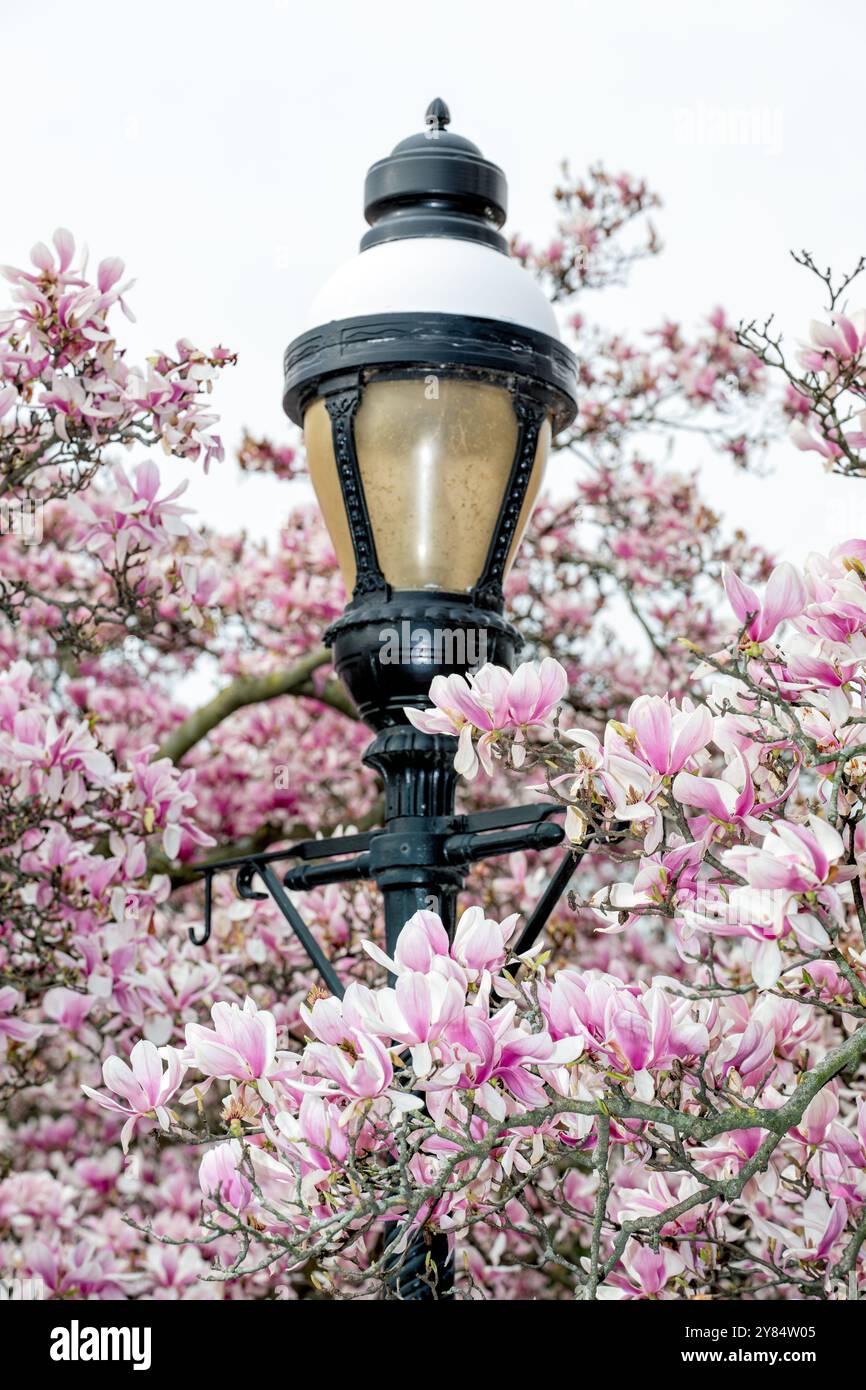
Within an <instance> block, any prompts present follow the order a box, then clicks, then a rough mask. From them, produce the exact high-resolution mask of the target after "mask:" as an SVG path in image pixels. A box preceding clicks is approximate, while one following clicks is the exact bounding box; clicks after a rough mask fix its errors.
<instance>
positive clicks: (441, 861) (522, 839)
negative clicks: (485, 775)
mask: <svg viewBox="0 0 866 1390" xmlns="http://www.w3.org/2000/svg"><path fill="white" fill-rule="evenodd" d="M563 810H564V808H563V807H562V806H560V805H558V804H557V803H555V802H541V803H537V804H534V805H527V806H515V807H509V808H507V809H505V810H497V811H479V812H476V813H475V814H473V815H460V816H443V817H430V818H427V819H426V820H425V822H424V824H423V826H420V827H419V824H418V819H417V818H416V817H411V816H410V817H403V818H396V819H392V820H390V821H389V822H388V824H387V826H386V827H385V828H384V829H382V830H377V831H368V832H367V833H365V834H363V835H344V836H339V837H336V838H334V839H320V840H302V841H300V842H299V843H298V844H296V845H293V846H291V847H290V848H288V849H284V850H275V851H271V852H268V853H263V854H252V855H242V856H237V857H234V858H227V859H222V860H215V861H211V862H210V863H207V864H204V865H202V866H201V868H200V870H199V871H200V873H201V874H202V876H203V878H204V883H205V904H204V909H205V910H204V932H203V934H202V936H196V935H195V933H194V932H193V931H192V930H190V940H192V941H193V942H194V943H195V944H196V945H204V943H205V942H206V941H207V940H208V939H209V937H210V933H211V926H212V916H213V877H214V875H215V874H218V873H225V872H234V873H235V874H236V884H237V891H238V894H239V896H240V897H241V898H244V899H246V900H259V901H261V900H265V899H266V898H268V897H270V898H271V899H272V901H273V902H274V903H275V905H276V906H277V907H278V908H279V910H280V912H281V913H282V915H283V917H284V918H285V919H286V921H287V922H288V924H289V926H290V927H291V928H292V931H293V932H294V933H295V935H296V936H297V938H298V940H299V941H300V943H301V945H302V946H303V948H304V950H305V952H306V954H307V956H308V957H309V959H310V961H311V962H312V964H313V965H314V966H315V967H316V969H317V970H318V971H319V973H320V975H321V976H322V979H323V980H324V982H325V984H326V985H327V987H328V988H329V989H330V990H331V992H332V993H333V994H335V995H337V996H338V997H339V998H342V995H343V993H344V987H343V985H342V983H341V981H340V979H339V976H338V975H337V973H336V971H335V969H334V966H333V965H332V964H331V962H330V961H329V960H328V958H327V956H326V955H325V954H324V952H323V951H322V948H321V946H320V945H319V944H318V942H317V941H316V938H315V936H314V935H313V933H312V931H311V930H310V928H309V927H308V926H307V924H306V922H305V921H304V919H303V917H302V915H301V913H300V912H299V911H298V909H297V907H296V906H295V905H294V903H293V902H292V900H291V898H290V897H289V893H291V892H304V891H307V890H309V889H312V888H317V887H321V886H323V885H325V884H329V883H349V882H358V881H362V880H367V881H375V882H376V884H377V886H379V887H380V888H381V889H382V890H383V892H385V893H387V891H388V889H389V888H390V887H392V886H393V885H395V884H403V883H405V882H406V881H407V876H408V879H409V880H410V881H411V879H412V877H413V871H417V872H418V873H419V874H423V875H424V876H428V875H429V874H430V873H431V870H432V871H433V872H434V873H435V871H436V869H437V868H438V869H439V870H440V871H441V872H442V873H443V874H444V875H449V874H450V873H453V872H455V871H456V872H458V873H461V872H465V870H466V869H467V868H468V866H469V864H471V863H475V862H477V861H478V860H482V859H487V858H491V857H493V856H496V855H503V854H511V853H513V852H514V851H516V850H527V849H534V850H542V849H547V848H551V847H552V846H554V845H558V844H561V842H562V840H563V839H564V837H565V832H564V830H563V827H562V826H561V825H557V824H554V823H553V821H552V818H553V816H555V815H557V814H559V813H561V812H562V811H563ZM286 860H290V861H297V860H300V861H301V862H300V863H297V862H294V863H290V864H289V867H288V868H286V869H285V870H284V871H283V872H282V874H280V872H279V871H278V868H277V866H278V865H281V864H284V863H285V862H286ZM578 862H579V861H578V858H576V857H575V854H574V853H573V852H572V851H571V850H569V851H568V853H567V854H566V856H565V858H564V859H563V861H562V863H561V864H560V866H559V868H558V869H557V870H556V873H555V874H554V875H553V877H552V878H551V880H550V882H549V884H548V886H547V888H546V889H545V891H544V893H543V894H542V897H541V899H540V900H539V902H538V904H537V905H536V907H535V910H534V911H533V913H532V914H531V916H530V918H529V920H528V922H527V924H526V927H525V928H524V931H523V933H522V935H521V937H520V940H519V942H518V947H517V949H518V950H520V951H523V950H527V949H528V947H529V945H531V944H532V942H533V941H535V939H536V938H537V936H538V935H539V934H540V932H541V931H542V930H543V928H544V926H545V924H546V922H547V920H548V918H549V917H550V915H551V913H552V912H553V909H554V907H555V905H556V903H557V901H558V900H559V898H560V897H561V896H562V893H563V892H564V890H565V888H566V886H567V884H568V882H569V880H570V878H571V876H572V874H573V873H574V871H575V869H576V867H577V863H578ZM256 879H258V880H259V883H260V884H261V885H262V887H261V888H257V887H256V886H255V881H256ZM262 889H264V890H265V891H262Z"/></svg>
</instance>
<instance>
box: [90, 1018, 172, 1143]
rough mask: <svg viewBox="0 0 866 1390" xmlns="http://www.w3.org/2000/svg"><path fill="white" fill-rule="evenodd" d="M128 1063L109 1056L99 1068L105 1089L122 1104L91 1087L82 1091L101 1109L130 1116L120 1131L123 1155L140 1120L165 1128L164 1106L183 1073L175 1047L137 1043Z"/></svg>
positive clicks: (167, 1124) (167, 1121)
mask: <svg viewBox="0 0 866 1390" xmlns="http://www.w3.org/2000/svg"><path fill="white" fill-rule="evenodd" d="M129 1061H130V1065H127V1063H126V1062H122V1061H121V1060H120V1058H119V1057H109V1058H108V1060H107V1061H106V1062H104V1063H103V1065H102V1077H103V1080H104V1082H105V1085H106V1087H107V1088H108V1090H109V1091H114V1093H115V1095H119V1096H122V1097H123V1102H125V1103H123V1102H121V1101H117V1100H114V1099H113V1097H111V1096H106V1095H102V1094H100V1092H99V1091H95V1090H94V1089H93V1087H92V1086H82V1088H81V1089H82V1090H83V1091H84V1093H85V1095H88V1096H90V1098H91V1100H95V1101H96V1103H97V1105H101V1106H102V1108H103V1109H104V1110H110V1111H111V1112H112V1113H113V1114H117V1115H127V1116H128V1117H129V1118H128V1119H127V1121H126V1123H125V1124H124V1126H123V1129H122V1131H121V1143H122V1145H123V1151H124V1153H125V1152H126V1150H127V1148H128V1146H129V1141H130V1138H131V1137H132V1133H133V1131H134V1129H135V1126H136V1124H137V1122H138V1121H139V1120H140V1119H145V1118H146V1119H151V1118H152V1119H156V1120H157V1121H158V1123H159V1125H160V1128H162V1129H166V1130H167V1129H168V1127H169V1117H168V1112H167V1110H166V1106H167V1105H168V1102H169V1101H170V1100H171V1099H172V1097H173V1096H174V1095H176V1094H177V1091H178V1090H179V1088H180V1084H181V1081H182V1080H183V1074H184V1070H185V1064H184V1060H183V1057H182V1055H181V1053H180V1052H179V1051H178V1049H177V1048H176V1047H161V1048H159V1049H157V1048H155V1047H154V1045H153V1043H151V1042H137V1043H136V1044H135V1047H134V1048H133V1049H132V1052H131V1053H130V1059H129ZM163 1062H164V1063H165V1070H164V1071H163Z"/></svg>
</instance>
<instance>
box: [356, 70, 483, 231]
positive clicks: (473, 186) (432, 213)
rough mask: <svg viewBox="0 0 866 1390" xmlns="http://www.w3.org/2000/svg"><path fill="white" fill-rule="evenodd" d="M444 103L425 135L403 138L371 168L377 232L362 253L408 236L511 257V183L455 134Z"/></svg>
mask: <svg viewBox="0 0 866 1390" xmlns="http://www.w3.org/2000/svg"><path fill="white" fill-rule="evenodd" d="M450 122H451V113H450V111H449V110H448V107H447V106H446V105H445V102H444V101H442V99H441V97H436V99H435V100H434V101H431V103H430V105H429V106H428V107H427V112H426V116H425V129H424V130H423V131H421V132H419V133H418V134H417V135H410V136H409V138H408V139H406V140H401V141H400V143H399V145H395V147H394V149H393V150H392V151H391V153H390V154H389V155H388V156H387V158H385V159H380V160H378V161H377V162H376V163H375V164H373V165H371V167H370V169H369V170H368V172H367V178H366V182H365V184H364V216H365V217H366V219H367V221H368V222H369V224H370V230H369V232H366V233H365V234H364V236H363V237H362V239H361V250H362V251H366V250H368V248H369V247H371V246H378V245H380V244H381V243H382V242H384V241H398V240H401V239H403V238H405V237H422V236H436V237H456V238H457V239H458V240H461V241H477V242H480V243H481V244H482V245H484V246H492V247H493V248H494V249H495V250H497V251H502V252H504V253H505V254H506V255H507V254H508V247H507V245H506V242H505V238H504V237H503V236H501V235H500V233H499V228H500V227H501V226H502V224H503V222H504V221H505V217H506V213H507V210H508V184H507V182H506V179H505V175H504V174H503V172H502V170H501V169H500V168H499V166H498V164H492V163H491V162H490V160H489V159H485V158H484V156H483V155H482V153H481V151H480V150H479V148H478V146H477V145H474V144H473V143H472V141H471V140H467V139H465V137H464V136H462V135H455V134H453V132H452V131H450V130H449V129H448V126H449V124H450Z"/></svg>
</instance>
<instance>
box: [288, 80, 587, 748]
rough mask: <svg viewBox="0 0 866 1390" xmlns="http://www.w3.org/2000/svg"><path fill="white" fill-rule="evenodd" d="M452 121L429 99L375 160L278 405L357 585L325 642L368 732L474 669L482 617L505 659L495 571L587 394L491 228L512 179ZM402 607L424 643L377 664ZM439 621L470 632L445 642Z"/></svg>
mask: <svg viewBox="0 0 866 1390" xmlns="http://www.w3.org/2000/svg"><path fill="white" fill-rule="evenodd" d="M449 121H450V116H449V113H448V108H447V107H446V106H445V104H444V103H443V102H441V101H438V100H437V101H434V102H433V103H431V105H430V107H429V108H428V111H427V122H426V129H425V130H424V131H423V132H421V133H419V134H417V135H413V136H410V137H409V139H407V140H403V141H401V143H400V144H398V145H397V146H396V147H395V149H394V150H393V152H392V153H391V154H390V155H389V156H388V157H387V158H385V159H382V160H380V161H378V163H376V164H374V165H373V166H372V168H371V169H370V170H369V172H368V174H367V180H366V185H365V200H364V202H365V215H366V218H367V221H368V223H370V230H369V231H368V232H367V233H366V234H365V236H364V237H363V238H362V241H361V251H360V254H359V255H358V256H357V257H355V258H354V259H353V260H352V261H350V262H349V263H348V264H347V265H345V266H343V267H342V268H341V269H340V270H338V271H337V272H336V274H335V275H334V276H333V277H332V279H331V280H330V281H329V282H328V283H327V284H326V285H325V287H324V288H323V289H322V290H321V292H320V293H319V294H318V295H317V296H316V298H315V300H314V302H313V305H312V307H311V309H310V313H309V316H308V323H309V325H310V326H309V327H308V329H307V331H306V332H304V333H303V334H302V335H301V336H300V337H299V338H296V339H295V341H294V342H293V343H291V345H290V346H289V348H288V350H287V352H286V358H285V394H284V406H285V409H286V411H287V413H288V415H289V416H290V418H291V419H292V420H293V421H294V422H295V423H297V424H302V425H303V428H304V436H305V442H306V449H307V457H308V462H309V468H310V476H311V479H312V483H313V487H314V489H315V491H316V495H317V497H318V500H319V504H320V506H321V509H322V513H323V516H324V519H325V523H326V525H327V527H328V530H329V532H330V535H331V539H332V541H333V544H334V549H335V551H336V554H337V559H338V562H339V565H340V568H341V571H342V573H343V577H344V580H345V582H346V587H347V590H348V592H349V593H350V594H351V596H352V597H351V601H350V603H349V605H348V607H347V609H346V612H345V614H344V615H343V617H342V618H341V619H340V620H339V621H338V622H337V623H336V624H335V625H334V627H333V628H332V629H331V631H330V633H329V634H328V639H329V640H330V641H331V643H332V644H333V647H334V659H335V664H336V667H337V670H338V672H339V674H340V676H341V677H342V679H343V680H344V682H345V684H346V685H347V687H348V689H349V691H350V693H351V694H352V696H353V698H354V699H355V701H356V703H357V705H358V707H359V711H360V713H361V715H362V717H363V718H364V719H365V720H366V721H367V722H368V723H370V724H371V725H372V726H373V727H374V728H382V727H385V726H388V725H390V724H393V723H395V722H400V721H401V720H402V718H403V716H402V707H403V706H404V705H406V704H410V705H411V704H416V705H422V704H424V703H426V697H427V692H428V690H429V686H430V680H431V678H432V676H433V675H435V674H438V673H441V674H445V675H449V674H452V673H453V672H455V671H465V670H466V669H468V667H469V666H470V665H472V664H473V663H472V661H471V660H468V659H467V656H471V655H472V653H473V652H477V649H478V642H477V634H478V633H479V632H481V633H483V636H484V644H483V646H484V654H485V655H486V657H487V659H489V660H491V661H496V662H499V663H500V664H503V665H511V664H512V663H513V659H514V654H515V651H516V649H517V647H518V645H519V638H518V635H517V633H516V632H515V630H514V628H513V627H511V625H510V624H509V623H508V622H506V620H505V619H504V618H503V616H502V608H503V583H504V580H505V577H506V575H507V573H508V570H509V568H510V566H511V564H512V562H513V560H514V556H515V553H516V551H517V548H518V546H519V544H520V539H521V536H522V535H523V532H524V530H525V527H526V524H527V522H528V520H529V517H530V514H531V511H532V507H533V505H534V502H535V499H536V496H537V494H538V490H539V487H540V485H541V481H542V476H543V473H544V467H545V463H546V460H547V455H548V450H549V446H550V441H551V438H552V437H553V436H554V435H555V434H556V433H557V432H559V431H560V430H562V429H564V428H566V427H567V426H568V425H569V424H570V423H571V421H572V419H573V418H574V413H575V408H576V406H575V391H576V377H575V364H574V358H573V356H572V354H571V353H570V352H569V351H568V349H567V348H566V347H564V346H563V344H562V343H561V342H560V341H559V334H558V328H557V324H556V319H555V316H554V314H553V310H552V308H551V306H550V304H549V302H548V300H547V299H546V298H545V296H544V294H543V293H542V291H541V289H540V288H539V286H538V285H537V284H536V283H535V281H534V280H533V279H532V277H531V276H530V275H529V274H528V273H527V272H526V271H525V270H524V269H523V268H522V267H521V266H520V265H519V264H518V263H517V262H516V261H514V260H513V259H511V258H510V256H509V255H508V248H507V245H506V242H505V240H504V238H503V237H502V235H501V233H500V230H499V229H500V227H501V226H502V224H503V222H504V221H505V214H506V205H507V185H506V181H505V175H504V174H503V172H502V170H501V169H500V168H498V166H497V165H495V164H492V163H490V162H489V161H488V160H486V159H484V158H483V157H482V155H481V152H480V151H479V149H478V147H477V146H476V145H474V144H472V142H471V141H469V140H466V139H464V138H463V137H462V136H459V135H455V134H453V133H452V132H451V131H449V130H448V129H447V127H448V124H449ZM401 622H409V623H410V624H411V628H412V633H413V637H414V638H415V641H414V644H413V646H414V650H415V651H416V653H418V654H419V655H418V658H417V659H415V660H413V659H407V660H404V661H402V662H400V663H398V664H397V666H396V668H394V667H390V668H389V669H387V670H383V669H382V664H381V661H380V656H381V649H382V640H381V636H380V634H381V632H382V630H383V629H386V628H387V627H388V625H389V624H394V623H401ZM443 630H447V631H448V632H450V633H451V634H457V635H459V634H460V633H461V632H462V633H464V634H465V635H466V637H467V640H466V641H464V642H462V643H461V642H459V641H452V642H451V644H450V649H449V648H445V649H443V648H442V644H441V643H437V641H436V636H437V634H438V633H441V632H442V631H443ZM425 633H426V634H427V637H428V639H429V640H428V641H426V642H425V641H424V640H423V639H424V634H425ZM470 634H475V635H476V641H475V642H474V643H473V642H472V641H471V640H468V639H469V637H470ZM419 637H420V638H421V640H420V641H419V640H417V639H418V638H419Z"/></svg>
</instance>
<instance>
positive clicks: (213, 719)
mask: <svg viewBox="0 0 866 1390" xmlns="http://www.w3.org/2000/svg"><path fill="white" fill-rule="evenodd" d="M330 659H331V657H330V652H329V651H328V650H327V648H325V647H316V649H315V650H314V651H312V652H309V653H308V654H307V655H306V656H304V657H302V658H301V660H300V661H297V662H296V663H295V665H294V666H290V667H289V668H288V670H287V671H273V672H271V673H270V674H269V675H266V676H239V677H238V679H237V680H234V681H232V683H231V685H227V686H225V688H224V689H223V690H220V691H219V693H218V694H216V695H215V696H214V697H213V699H212V700H209V701H208V703H207V704H206V705H202V707H201V709H198V710H196V711H195V712H194V713H193V714H190V715H188V717H187V718H186V719H185V720H184V721H183V723H182V724H179V725H178V726H177V728H176V729H174V730H173V731H172V732H171V733H170V734H169V736H168V738H167V739H166V740H165V741H164V743H163V744H162V746H161V748H160V749H159V752H158V753H157V757H158V758H170V759H171V761H172V762H173V763H180V761H181V759H182V758H183V757H184V756H185V755H186V754H187V753H188V752H189V750H190V749H191V748H194V747H195V745H196V744H197V743H200V742H201V740H202V739H203V738H205V737H206V736H207V735H208V734H209V733H210V732H211V730H212V729H215V728H216V727H217V725H218V724H221V723H222V722H223V720H224V719H228V717H229V715H230V714H234V713H235V711H236V710H239V709H244V708H245V707H246V706H247V705H258V704H262V703H264V701H266V700H276V699H278V697H279V696H280V695H306V696H309V697H310V698H311V699H314V700H320V701H321V702H322V704H325V705H330V706H331V707H332V708H333V709H336V710H339V711H340V713H341V714H345V715H347V716H348V718H350V719H357V717H358V715H357V713H356V711H355V707H354V705H353V704H352V702H351V700H350V699H349V697H348V695H347V694H346V692H345V691H344V690H343V687H342V686H341V685H340V683H339V681H337V680H330V681H328V682H327V684H326V685H325V686H323V688H322V689H321V690H317V689H316V687H315V685H314V684H313V681H312V679H311V677H312V675H313V672H314V671H317V670H318V669H319V667H321V666H324V665H326V664H327V662H328V661H330Z"/></svg>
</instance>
